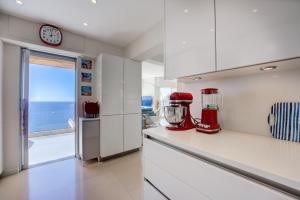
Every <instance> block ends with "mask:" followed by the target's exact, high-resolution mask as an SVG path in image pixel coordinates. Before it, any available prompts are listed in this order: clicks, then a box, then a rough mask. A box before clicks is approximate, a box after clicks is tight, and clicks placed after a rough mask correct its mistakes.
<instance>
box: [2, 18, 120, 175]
mask: <svg viewBox="0 0 300 200" xmlns="http://www.w3.org/2000/svg"><path fill="white" fill-rule="evenodd" d="M40 25H41V24H39V23H35V22H32V21H28V20H23V19H21V18H17V17H13V16H9V15H6V14H3V13H0V39H2V40H4V41H6V42H5V43H4V55H3V58H4V65H3V67H4V69H3V75H4V78H3V81H2V83H3V95H2V101H3V102H2V103H3V116H5V118H4V119H3V143H4V146H3V148H4V150H3V165H4V166H3V167H4V171H3V175H9V174H13V173H17V172H18V171H19V165H20V163H19V160H20V145H19V144H20V137H19V134H20V124H19V120H20V113H19V99H20V96H19V95H20V56H21V54H20V45H21V46H24V47H30V48H34V49H35V50H42V51H44V50H45V51H47V52H52V53H55V52H57V53H58V52H60V53H59V54H61V52H63V53H70V54H67V55H75V54H76V55H83V56H88V57H97V56H98V55H99V54H100V53H108V54H113V55H117V56H123V55H124V49H123V48H120V47H117V46H114V45H110V44H106V43H103V42H101V41H97V40H93V39H89V38H87V37H85V36H82V35H78V34H74V33H71V32H69V31H66V30H62V32H63V43H62V45H61V46H60V47H58V48H52V47H49V46H46V45H44V43H42V42H41V41H40V38H39V35H38V31H39V28H40ZM7 42H8V43H15V44H18V46H17V45H12V44H8V43H7ZM0 69H1V68H0ZM0 74H1V73H0ZM79 78H80V77H79ZM93 78H95V77H93ZM93 89H95V87H94V88H93ZM94 92H95V91H94ZM89 100H90V99H89ZM0 103H1V100H0ZM0 111H1V110H0ZM0 130H1V127H0Z"/></svg>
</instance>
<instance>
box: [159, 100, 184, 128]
mask: <svg viewBox="0 0 300 200" xmlns="http://www.w3.org/2000/svg"><path fill="white" fill-rule="evenodd" d="M186 113H187V107H186V106H180V105H171V106H165V107H164V115H165V119H166V120H167V121H168V123H169V124H171V125H173V126H179V125H180V124H181V123H182V122H183V121H184V120H185V118H186Z"/></svg>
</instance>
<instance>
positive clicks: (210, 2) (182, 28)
mask: <svg viewBox="0 0 300 200" xmlns="http://www.w3.org/2000/svg"><path fill="white" fill-rule="evenodd" d="M214 29H215V16H214V0H165V56H166V57H165V65H166V74H165V76H166V78H167V79H173V78H178V77H183V76H189V75H195V74H201V73H206V72H211V71H215V67H216V66H215V32H214V31H215V30H214Z"/></svg>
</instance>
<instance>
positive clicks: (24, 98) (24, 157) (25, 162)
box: [20, 48, 81, 170]
mask: <svg viewBox="0 0 300 200" xmlns="http://www.w3.org/2000/svg"><path fill="white" fill-rule="evenodd" d="M30 55H40V56H44V57H50V58H58V59H64V60H72V61H74V63H75V65H74V68H75V69H74V70H75V105H74V107H75V108H74V109H75V110H74V115H75V116H74V118H75V130H74V132H75V149H74V153H75V155H74V156H75V157H76V158H78V156H79V150H78V145H79V144H78V141H79V140H78V138H79V135H78V134H79V133H78V119H79V117H78V108H79V107H78V103H79V95H78V88H79V79H78V77H79V63H80V61H81V58H80V57H78V56H77V57H76V56H66V55H62V54H55V53H52V52H51V53H49V52H43V51H38V50H32V49H27V48H21V70H20V71H21V74H20V80H21V81H20V84H21V85H20V88H21V90H20V130H21V131H20V151H21V152H20V169H21V170H25V169H28V168H29V151H28V136H29V130H28V122H29V120H28V119H29V112H28V107H29V78H30V77H29V65H30V63H29V58H30ZM63 159H64V158H62V159H58V160H57V161H59V160H63ZM65 159H70V157H66V158H65ZM49 162H55V160H54V161H49ZM46 163H48V162H46ZM46 163H41V164H46ZM38 165H40V164H38Z"/></svg>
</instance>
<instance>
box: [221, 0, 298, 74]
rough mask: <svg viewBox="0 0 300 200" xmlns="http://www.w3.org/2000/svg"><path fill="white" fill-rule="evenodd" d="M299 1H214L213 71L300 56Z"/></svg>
mask: <svg viewBox="0 0 300 200" xmlns="http://www.w3.org/2000/svg"><path fill="white" fill-rule="evenodd" d="M299 11H300V1H297V0H216V25H217V28H216V29H217V42H216V45H217V68H218V70H222V69H229V68H234V67H241V66H247V65H253V64H258V63H265V62H270V61H276V60H281V59H287V58H294V57H299V56H300V37H299V35H300V20H299V19H300V12H299Z"/></svg>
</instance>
